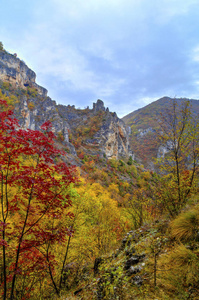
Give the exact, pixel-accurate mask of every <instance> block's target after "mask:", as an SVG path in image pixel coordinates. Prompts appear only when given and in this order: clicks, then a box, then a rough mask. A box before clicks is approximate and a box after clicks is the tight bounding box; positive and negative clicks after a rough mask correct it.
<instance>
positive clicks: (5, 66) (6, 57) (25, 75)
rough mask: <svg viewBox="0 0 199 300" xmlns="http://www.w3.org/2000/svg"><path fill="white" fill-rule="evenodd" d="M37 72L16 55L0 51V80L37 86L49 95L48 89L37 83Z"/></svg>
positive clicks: (43, 93) (38, 89)
mask: <svg viewBox="0 0 199 300" xmlns="http://www.w3.org/2000/svg"><path fill="white" fill-rule="evenodd" d="M35 79H36V74H35V72H33V71H32V70H31V69H29V68H28V67H27V65H26V64H25V63H24V62H23V61H21V60H20V59H19V58H17V57H16V55H12V54H9V53H7V52H6V51H4V50H3V51H0V80H2V81H6V82H9V83H11V84H12V85H13V86H15V87H21V88H23V89H24V88H27V87H30V88H35V89H36V90H37V92H38V93H39V94H40V95H41V96H43V97H46V96H47V90H46V89H45V88H43V87H41V86H39V85H38V84H36V83H35Z"/></svg>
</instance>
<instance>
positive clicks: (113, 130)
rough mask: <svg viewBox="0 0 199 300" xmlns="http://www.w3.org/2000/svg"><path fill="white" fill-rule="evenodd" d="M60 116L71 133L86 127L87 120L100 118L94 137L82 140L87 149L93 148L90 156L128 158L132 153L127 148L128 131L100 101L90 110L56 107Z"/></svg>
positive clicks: (115, 115)
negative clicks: (68, 126)
mask: <svg viewBox="0 0 199 300" xmlns="http://www.w3.org/2000/svg"><path fill="white" fill-rule="evenodd" d="M57 108H58V112H59V114H60V116H61V117H62V118H63V119H64V120H66V121H67V123H68V124H69V125H70V128H71V131H72V132H76V131H77V130H78V128H80V127H81V126H85V127H86V126H87V125H85V124H87V120H88V119H92V118H93V117H94V118H98V117H99V118H100V114H101V117H102V121H101V125H100V127H99V130H98V131H97V132H96V133H95V134H94V136H92V137H89V138H87V139H85V140H84V144H85V145H86V146H87V147H86V150H85V151H88V147H90V148H93V149H94V150H93V153H92V154H100V155H103V156H104V155H105V156H106V157H107V158H116V159H118V158H119V157H127V158H128V157H129V156H130V155H132V152H131V151H130V148H129V130H128V127H127V126H126V125H125V123H124V122H123V121H122V120H121V119H119V118H118V117H117V114H116V113H112V112H109V109H108V108H105V107H104V102H103V101H102V100H99V99H98V100H97V102H96V103H93V108H92V109H89V108H87V109H84V110H80V109H75V107H74V106H70V105H68V106H64V105H58V107H57Z"/></svg>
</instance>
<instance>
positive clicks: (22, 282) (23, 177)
mask: <svg viewBox="0 0 199 300" xmlns="http://www.w3.org/2000/svg"><path fill="white" fill-rule="evenodd" d="M0 110H1V112H0V232H1V238H0V248H1V250H2V251H1V252H2V255H1V260H0V262H1V266H0V268H1V279H0V280H1V282H0V283H1V290H2V297H3V299H4V300H5V299H27V298H29V297H31V296H30V295H31V291H32V290H33V289H34V285H35V280H42V278H43V277H44V276H46V274H48V276H49V278H50V279H49V280H51V283H52V284H53V286H54V289H55V291H56V293H57V294H59V287H58V284H56V281H55V280H54V266H55V265H56V261H55V256H54V254H53V251H52V249H53V247H52V246H53V245H55V244H56V243H58V242H59V243H60V244H62V243H64V242H65V241H66V239H67V237H68V236H70V235H71V234H72V232H71V230H70V229H69V228H67V227H66V226H64V225H63V224H62V222H61V219H62V218H63V216H64V218H66V216H67V217H72V214H71V213H70V212H68V210H67V209H66V208H67V207H68V206H70V205H71V201H70V199H69V196H68V195H67V193H66V189H67V186H68V185H69V184H70V183H72V182H75V181H76V178H75V176H74V166H72V167H68V166H67V164H66V163H64V162H63V160H62V159H61V156H62V155H64V153H63V152H62V151H60V150H58V149H57V148H56V146H55V136H54V134H53V133H52V131H51V124H50V122H45V123H44V124H43V125H42V127H41V131H38V130H30V129H27V130H24V129H21V128H20V126H19V124H18V121H17V120H16V119H15V118H14V116H13V112H12V111H11V110H9V109H8V106H7V103H6V102H5V101H4V100H0ZM66 212H67V213H66ZM63 265H64V264H63ZM62 275H63V268H61V269H60V274H59V276H60V278H61V277H62ZM59 282H60V280H59Z"/></svg>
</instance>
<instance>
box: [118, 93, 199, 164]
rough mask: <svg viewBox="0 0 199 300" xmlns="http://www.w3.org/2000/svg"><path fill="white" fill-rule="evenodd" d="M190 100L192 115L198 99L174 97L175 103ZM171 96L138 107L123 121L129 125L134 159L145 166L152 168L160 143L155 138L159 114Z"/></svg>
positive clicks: (162, 112) (194, 113) (166, 106)
mask: <svg viewBox="0 0 199 300" xmlns="http://www.w3.org/2000/svg"><path fill="white" fill-rule="evenodd" d="M186 100H189V101H190V110H191V112H192V114H193V116H194V117H196V116H197V115H198V114H199V100H193V99H185V98H176V99H175V101H176V102H177V104H179V105H180V104H181V103H182V102H183V101H186ZM171 101H172V98H169V97H163V98H160V99H159V100H157V101H154V102H152V103H151V104H149V105H147V106H145V107H143V108H141V109H138V110H136V111H134V112H132V113H130V114H128V115H127V116H125V117H123V121H124V122H125V123H126V125H127V126H129V127H130V129H131V133H130V142H129V143H130V147H131V148H132V149H133V151H134V154H135V159H136V160H138V161H139V162H141V163H142V164H143V165H144V166H145V167H147V168H153V162H152V161H153V157H155V158H156V157H157V155H158V152H159V149H160V144H159V143H158V140H157V132H158V130H159V128H160V127H159V122H158V120H159V118H160V114H164V112H166V109H167V108H169V106H170V104H171Z"/></svg>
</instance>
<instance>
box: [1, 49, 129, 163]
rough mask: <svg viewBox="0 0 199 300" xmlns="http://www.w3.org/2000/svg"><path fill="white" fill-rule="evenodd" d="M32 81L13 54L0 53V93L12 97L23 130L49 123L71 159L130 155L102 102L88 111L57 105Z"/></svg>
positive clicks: (123, 133) (119, 125) (124, 135)
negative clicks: (48, 121) (90, 156)
mask: <svg viewBox="0 0 199 300" xmlns="http://www.w3.org/2000/svg"><path fill="white" fill-rule="evenodd" d="M35 80H36V74H35V72H34V71H32V70H31V69H30V68H29V67H28V66H27V65H26V64H25V63H24V62H23V61H21V60H20V59H19V58H17V55H16V54H14V55H12V54H10V53H8V52H6V51H5V50H1V51H0V88H1V93H2V94H3V95H6V96H9V97H12V99H13V103H12V104H13V106H14V111H15V115H16V117H17V118H18V120H19V123H20V125H21V126H22V127H23V128H29V129H33V130H35V129H37V130H39V129H40V126H41V125H42V123H44V122H45V121H46V120H50V121H51V122H52V126H53V127H52V130H53V131H54V133H55V134H56V135H57V137H58V139H59V141H60V143H61V144H62V145H64V147H65V148H66V150H67V152H68V153H69V154H72V156H73V159H75V158H77V155H79V158H83V156H84V155H85V154H90V155H99V156H100V157H106V158H116V159H118V158H119V157H123V158H124V157H125V158H127V159H128V157H129V156H130V155H132V153H131V151H130V148H129V132H128V128H127V127H126V125H125V123H124V122H123V121H122V120H121V119H119V118H118V117H117V115H116V113H112V112H109V109H108V108H105V107H104V103H103V101H101V100H99V99H98V100H97V102H96V103H93V108H91V109H90V108H89V107H88V108H87V109H76V108H75V106H74V105H72V106H71V105H67V106H64V105H59V104H57V103H56V102H55V101H53V100H52V99H51V98H50V97H48V96H47V92H48V91H47V90H46V89H45V88H43V87H41V86H39V85H38V84H37V83H36V82H35ZM76 163H78V160H77V161H76Z"/></svg>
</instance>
